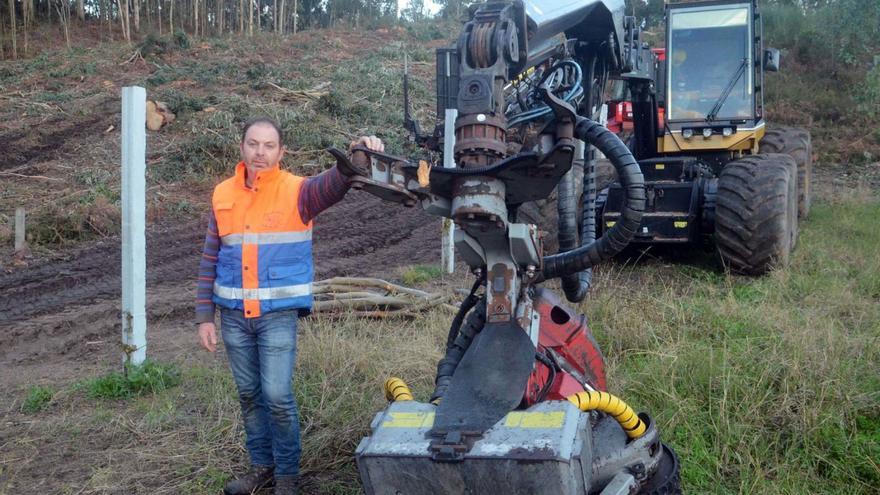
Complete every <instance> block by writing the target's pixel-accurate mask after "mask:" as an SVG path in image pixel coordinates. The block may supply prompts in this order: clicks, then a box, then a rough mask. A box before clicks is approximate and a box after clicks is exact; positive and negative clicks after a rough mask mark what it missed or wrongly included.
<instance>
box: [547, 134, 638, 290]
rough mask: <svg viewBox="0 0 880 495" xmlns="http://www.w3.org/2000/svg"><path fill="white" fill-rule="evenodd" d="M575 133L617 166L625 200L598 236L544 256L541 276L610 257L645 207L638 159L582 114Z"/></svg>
mask: <svg viewBox="0 0 880 495" xmlns="http://www.w3.org/2000/svg"><path fill="white" fill-rule="evenodd" d="M575 136H576V137H577V138H578V139H580V140H582V141H584V142H585V143H588V144H592V145H593V146H595V147H596V148H597V149H599V151H601V152H602V153H603V154H605V156H607V157H608V159H609V160H611V164H612V165H614V168H615V169H617V175H618V177H619V178H620V184H621V187H622V188H623V190H624V199H625V201H624V204H623V207H622V208H621V216H620V221H618V222H617V223H616V224H615V225H614V227H612V228H611V229H610V230H608V231H607V232H606V233H605V234H604V235H603V236H602V237H600V238H599V239H597V240H595V241H593V242H590V243H589V244H587V245H584V246H581V247H579V248H577V249H575V250H573V251H568V252H564V253H559V254H554V255H551V256H545V257H544V269H543V271H542V273H541V277H540V278H541V279H542V280H548V279H551V278H556V277H561V276H563V275H568V274H574V273H577V272H580V271H582V270H585V269H587V268H590V267H592V266H594V265H597V264H599V263H602V262H604V261H607V260H609V259H611V257H612V256H614V255H615V254H617V253H619V252H620V251H621V250H622V249H623V248H624V247H626V245H627V244H629V241H630V240H632V238H633V236H635V234H636V230H637V229H638V228H639V225H640V224H641V222H642V214H643V213H644V211H645V179H644V177H643V176H642V171H641V169H640V168H639V164H638V162H636V159H635V158H634V157H633V155H632V153H631V152H630V151H629V149H628V148H627V147H626V145H625V144H623V142H622V141H621V140H620V138H618V137H617V136H616V135H615V134H614V133H612V132H611V131H609V130H608V129H606V128H605V127H603V126H602V125H600V124H598V123H597V122H594V121H592V120H590V119H586V118H584V117H578V121H577V125H576V126H575ZM585 207H586V205H585Z"/></svg>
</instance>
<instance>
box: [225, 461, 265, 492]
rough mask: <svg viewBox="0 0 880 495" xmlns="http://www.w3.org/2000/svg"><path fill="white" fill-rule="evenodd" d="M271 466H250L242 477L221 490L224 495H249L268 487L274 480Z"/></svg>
mask: <svg viewBox="0 0 880 495" xmlns="http://www.w3.org/2000/svg"><path fill="white" fill-rule="evenodd" d="M274 471H275V468H274V467H272V466H251V470H250V471H248V472H247V474H245V475H244V476H242V477H240V478H237V479H234V480H232V481H230V482H229V483H226V486H225V487H224V488H223V493H224V494H225V495H250V494H251V493H254V492H255V491H257V490H259V489H261V488H264V487H267V486H270V485H271V484H272V480H273V479H274V478H273V476H272V473H273V472H274Z"/></svg>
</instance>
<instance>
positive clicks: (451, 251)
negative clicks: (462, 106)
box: [440, 108, 458, 273]
mask: <svg viewBox="0 0 880 495" xmlns="http://www.w3.org/2000/svg"><path fill="white" fill-rule="evenodd" d="M445 117H446V120H445V122H444V123H443V166H444V167H446V168H455V119H456V118H457V117H458V110H457V109H455V108H447V109H446V116H445ZM442 236H443V237H442V238H441V242H440V245H441V249H442V251H441V256H440V264H441V265H442V267H443V271H444V272H446V273H452V272H454V271H455V241H454V240H453V239H454V238H455V224H454V223H452V220H451V219H449V218H444V219H443V232H442Z"/></svg>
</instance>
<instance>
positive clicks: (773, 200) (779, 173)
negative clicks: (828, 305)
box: [715, 153, 798, 275]
mask: <svg viewBox="0 0 880 495" xmlns="http://www.w3.org/2000/svg"><path fill="white" fill-rule="evenodd" d="M797 217H798V212H797V164H796V163H795V161H794V158H792V157H791V156H790V155H786V154H778V153H768V154H759V155H752V156H748V157H745V158H741V159H739V160H735V161H732V162H730V163H728V164H727V165H725V166H724V168H723V169H722V170H721V176H720V178H719V180H718V196H717V204H716V207H715V241H716V245H717V247H718V252H719V254H720V255H721V260H722V262H723V263H724V264H725V265H727V266H729V267H730V268H731V269H732V270H733V271H736V272H739V273H744V274H747V275H763V274H765V273H767V272H768V271H770V270H771V269H773V268H776V267H782V266H785V265H787V264H788V261H789V257H790V254H791V251H792V250H793V249H794V245H795V243H796V242H797Z"/></svg>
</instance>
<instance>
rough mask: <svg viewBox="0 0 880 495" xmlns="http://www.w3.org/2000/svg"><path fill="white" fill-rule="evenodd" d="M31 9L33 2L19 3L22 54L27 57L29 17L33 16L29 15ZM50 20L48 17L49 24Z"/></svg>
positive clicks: (25, 0)
mask: <svg viewBox="0 0 880 495" xmlns="http://www.w3.org/2000/svg"><path fill="white" fill-rule="evenodd" d="M33 8H34V2H33V0H24V1H22V2H21V20H22V22H21V34H22V35H23V36H24V54H25V56H27V54H28V48H29V45H30V39H29V36H28V34H30V29H29V28H30V22H31V17H32V16H33V14H31V10H33ZM51 20H52V17H51V16H50V17H49V21H50V22H51Z"/></svg>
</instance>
